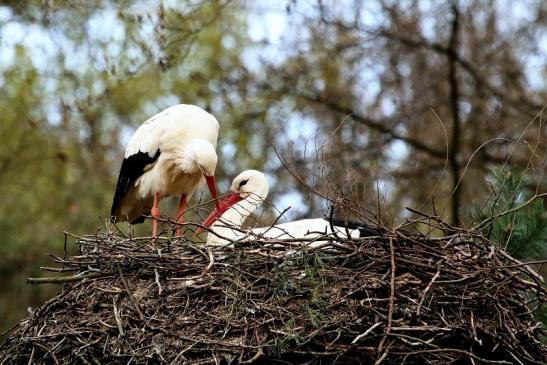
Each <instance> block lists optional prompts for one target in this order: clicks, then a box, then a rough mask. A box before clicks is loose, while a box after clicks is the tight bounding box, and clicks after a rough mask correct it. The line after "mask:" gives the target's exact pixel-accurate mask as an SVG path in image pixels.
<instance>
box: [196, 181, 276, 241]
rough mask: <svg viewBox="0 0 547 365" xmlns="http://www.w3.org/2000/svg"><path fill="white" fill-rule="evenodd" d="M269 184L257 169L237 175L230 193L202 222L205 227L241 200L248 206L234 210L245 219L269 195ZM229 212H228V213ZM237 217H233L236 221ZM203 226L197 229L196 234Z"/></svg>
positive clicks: (239, 216)
mask: <svg viewBox="0 0 547 365" xmlns="http://www.w3.org/2000/svg"><path fill="white" fill-rule="evenodd" d="M268 191H269V185H268V180H267V179H266V176H265V175H264V174H263V173H262V172H260V171H257V170H246V171H243V172H242V173H241V174H239V175H237V176H236V178H235V179H234V180H233V181H232V185H231V186H230V193H229V194H228V195H226V196H225V197H224V198H223V199H222V200H221V201H220V204H219V205H220V207H218V208H217V209H216V210H215V211H213V212H212V213H211V214H210V215H209V216H208V217H207V218H206V219H205V220H204V221H203V223H202V226H203V227H210V226H212V225H213V223H215V221H216V220H217V219H219V218H220V217H221V216H222V215H223V214H224V213H225V212H226V211H227V210H228V209H230V208H231V207H232V206H234V205H235V204H236V203H238V202H240V201H242V200H243V201H245V202H246V205H247V207H245V208H244V209H240V211H236V212H234V213H235V214H236V215H237V216H238V218H241V221H243V220H244V219H245V218H246V217H247V216H248V215H249V214H251V213H252V211H253V210H255V209H256V208H257V207H258V206H259V205H260V204H262V202H263V201H264V199H266V197H267V196H268ZM227 214H228V213H227ZM234 220H235V219H231V221H234ZM202 231H203V228H199V229H197V230H196V234H198V233H200V232H202Z"/></svg>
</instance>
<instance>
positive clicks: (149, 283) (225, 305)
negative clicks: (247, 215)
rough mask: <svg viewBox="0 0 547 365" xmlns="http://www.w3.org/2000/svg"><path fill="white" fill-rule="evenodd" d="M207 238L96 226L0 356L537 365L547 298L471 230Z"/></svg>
mask: <svg viewBox="0 0 547 365" xmlns="http://www.w3.org/2000/svg"><path fill="white" fill-rule="evenodd" d="M323 239H325V240H326V241H325V242H324V243H323V244H315V245H313V247H310V245H308V244H307V242H302V241H301V240H300V241H298V240H286V241H275V242H274V241H271V240H270V241H269V242H268V243H264V242H249V243H245V244H235V245H234V246H233V247H215V248H214V249H212V248H206V247H203V246H200V245H196V244H195V243H193V242H190V241H188V240H186V239H167V238H160V239H158V240H157V242H155V244H154V245H152V244H151V242H150V238H128V237H123V236H120V235H117V234H98V235H94V236H85V237H79V238H77V240H76V244H77V247H78V254H77V255H72V256H70V255H69V256H66V257H65V258H60V257H54V261H55V262H56V263H58V264H60V266H61V267H58V268H50V270H57V271H66V272H72V273H71V275H70V276H63V277H48V278H39V279H29V280H30V282H32V283H52V282H57V283H62V285H63V286H62V290H61V292H60V294H59V295H57V296H56V297H54V298H52V299H51V300H49V301H48V302H47V303H45V304H44V305H43V306H41V307H40V308H38V309H36V310H35V311H34V312H33V313H32V314H31V315H30V316H29V318H27V319H25V320H23V321H21V322H20V323H19V324H18V325H17V326H16V327H15V328H14V329H13V330H12V332H11V334H10V335H9V337H8V338H7V340H6V342H5V343H4V344H3V345H2V346H1V347H0V358H2V359H4V361H2V362H1V363H2V364H4V363H33V362H34V363H42V364H46V363H47V364H51V363H58V364H59V363H84V364H103V363H109V364H110V363H113V364H118V363H119V364H128V363H169V364H178V363H192V364H195V363H197V364H232V363H236V364H246V363H256V364H261V363H262V364H266V363H268V364H269V363H280V364H284V363H285V364H286V363H311V364H327V363H334V362H336V363H337V364H355V363H365V364H373V363H374V364H380V363H384V364H395V363H397V364H399V363H404V364H480V363H484V364H513V363H514V364H542V363H543V362H544V361H545V360H546V359H545V354H546V350H547V349H546V347H545V346H544V345H543V343H542V336H544V335H545V329H544V328H543V326H542V325H541V324H540V323H539V322H537V321H536V320H535V319H534V317H533V313H532V312H533V310H534V308H536V307H537V306H538V305H540V304H541V303H543V302H544V301H545V300H546V299H547V291H546V289H545V287H544V286H543V283H542V282H541V278H540V277H539V276H538V275H537V274H535V272H534V271H533V270H531V269H530V268H529V267H528V266H526V265H524V264H522V263H520V262H518V261H517V260H515V259H513V258H512V257H511V256H509V255H508V254H506V253H505V252H503V251H501V250H499V249H498V248H496V247H495V246H494V245H492V244H491V243H490V242H489V241H488V240H486V239H485V238H483V237H481V236H479V235H475V234H472V233H469V232H453V233H452V234H451V235H449V236H445V237H437V238H432V237H426V236H422V235H410V234H407V233H404V232H402V231H397V230H395V231H387V230H386V231H385V232H384V234H382V235H381V236H377V237H368V238H363V239H360V240H345V239H342V238H336V237H332V236H329V237H323Z"/></svg>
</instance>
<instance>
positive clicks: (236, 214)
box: [208, 195, 264, 243]
mask: <svg viewBox="0 0 547 365" xmlns="http://www.w3.org/2000/svg"><path fill="white" fill-rule="evenodd" d="M263 201H264V198H262V197H260V196H258V195H250V196H248V197H247V198H245V199H243V200H241V201H239V202H237V203H236V204H234V205H233V206H231V207H230V208H229V209H228V210H226V211H225V212H224V213H223V214H222V216H220V218H219V219H218V220H217V221H216V222H215V223H214V224H213V226H212V227H211V229H212V231H213V233H210V234H209V238H208V241H209V243H211V242H212V241H214V243H224V242H226V240H224V239H223V238H228V239H230V240H237V239H239V238H241V237H243V236H245V234H244V233H243V232H241V226H242V225H243V223H244V222H245V220H246V219H247V218H248V217H249V216H250V215H251V214H252V213H253V212H254V211H255V210H256V209H257V208H258V207H259V206H260V205H261V204H262V202H263ZM215 233H217V234H218V236H217V235H215ZM219 236H221V237H219Z"/></svg>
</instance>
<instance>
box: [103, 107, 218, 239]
mask: <svg viewBox="0 0 547 365" xmlns="http://www.w3.org/2000/svg"><path fill="white" fill-rule="evenodd" d="M218 131H219V124H218V122H217V120H216V119H215V117H214V116H212V115H211V114H209V113H208V112H206V111H205V110H203V109H201V108H199V107H197V106H194V105H185V104H180V105H175V106H172V107H170V108H167V109H165V110H164V111H162V112H160V113H158V114H156V115H154V116H153V117H151V118H150V119H148V120H147V121H145V122H144V123H143V124H142V125H141V126H140V127H139V128H138V129H137V130H136V131H135V133H134V134H133V136H132V137H131V139H130V141H129V143H128V145H127V148H126V150H125V157H124V160H123V162H122V166H121V169H120V176H119V178H118V184H117V186H116V193H115V194H114V200H113V203H112V209H111V217H112V220H113V221H129V222H130V223H142V222H143V221H144V215H148V214H150V213H151V214H152V216H154V217H155V218H157V217H159V210H158V209H157V207H158V204H159V201H160V200H161V199H162V198H163V197H165V196H170V195H180V196H181V201H180V205H179V211H178V213H177V220H178V221H179V222H181V221H182V212H183V211H184V207H185V204H186V200H187V199H188V198H190V196H191V195H192V193H194V191H195V190H196V189H197V188H198V187H199V186H200V185H202V184H203V183H204V182H205V181H206V182H207V184H208V187H209V190H210V191H211V195H212V196H213V198H214V199H216V188H215V181H214V173H215V169H216V165H217V155H216V152H215V149H216V146H217V139H218ZM155 229H156V221H155V220H153V235H155V234H156V232H155Z"/></svg>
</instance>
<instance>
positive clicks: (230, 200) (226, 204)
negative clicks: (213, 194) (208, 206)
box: [195, 193, 241, 234]
mask: <svg viewBox="0 0 547 365" xmlns="http://www.w3.org/2000/svg"><path fill="white" fill-rule="evenodd" d="M240 200H241V197H240V196H239V194H237V193H230V194H228V195H226V196H225V197H224V198H222V199H221V200H220V203H219V204H218V205H217V209H215V210H213V211H212V212H211V214H209V216H208V217H207V218H205V220H204V221H203V223H201V225H202V227H198V229H196V233H195V234H199V233H201V232H203V230H204V228H209V227H211V226H212V225H213V223H215V221H216V220H217V219H218V218H220V217H221V216H222V214H223V213H224V212H225V211H227V210H228V209H230V207H231V206H232V205H234V204H235V203H237V202H238V201H240Z"/></svg>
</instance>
